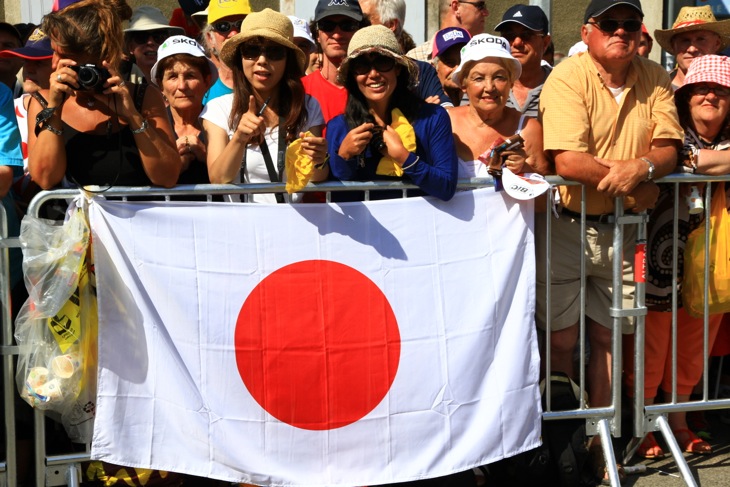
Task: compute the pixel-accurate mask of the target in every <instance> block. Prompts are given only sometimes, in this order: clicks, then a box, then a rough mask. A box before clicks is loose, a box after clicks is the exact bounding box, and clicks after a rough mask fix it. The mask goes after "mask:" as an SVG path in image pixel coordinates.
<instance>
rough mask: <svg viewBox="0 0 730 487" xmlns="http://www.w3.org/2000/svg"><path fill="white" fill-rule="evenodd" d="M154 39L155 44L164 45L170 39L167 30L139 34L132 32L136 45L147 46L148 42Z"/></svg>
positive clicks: (140, 32) (145, 31)
mask: <svg viewBox="0 0 730 487" xmlns="http://www.w3.org/2000/svg"><path fill="white" fill-rule="evenodd" d="M150 37H151V38H152V40H153V41H155V44H162V43H163V42H165V39H167V38H168V37H170V35H169V34H168V32H167V31H166V30H142V31H139V32H132V41H134V43H135V44H147V40H148V39H149V38H150Z"/></svg>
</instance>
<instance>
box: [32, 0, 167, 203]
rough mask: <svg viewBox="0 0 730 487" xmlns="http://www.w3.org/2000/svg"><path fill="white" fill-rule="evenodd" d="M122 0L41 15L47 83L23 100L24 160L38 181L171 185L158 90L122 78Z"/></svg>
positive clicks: (86, 1)
mask: <svg viewBox="0 0 730 487" xmlns="http://www.w3.org/2000/svg"><path fill="white" fill-rule="evenodd" d="M131 14H132V10H131V8H130V7H129V5H128V4H127V3H126V1H125V0H83V1H81V2H77V3H74V4H71V5H70V6H68V7H66V8H64V9H63V10H60V11H58V12H52V13H49V14H47V15H46V16H45V17H44V18H43V24H42V29H43V31H44V32H45V33H46V34H47V35H48V37H49V38H50V39H51V48H52V49H53V51H54V54H53V60H52V65H53V67H54V69H55V71H54V72H53V73H51V78H50V88H49V89H47V90H41V91H40V94H41V95H42V102H43V104H41V102H39V101H38V99H36V98H34V99H33V100H32V101H31V103H30V106H29V108H28V124H29V126H28V167H29V170H30V173H31V176H32V177H33V180H34V181H36V182H37V183H38V184H39V185H40V186H41V187H42V188H44V189H50V188H52V187H54V186H56V185H57V184H59V183H60V182H61V181H62V180H63V179H64V177H66V178H67V179H68V180H69V181H70V182H71V183H73V184H75V185H79V186H85V185H98V186H117V185H118V186H149V185H158V186H165V187H171V186H174V185H175V183H176V182H177V179H178V176H179V174H180V156H178V153H177V150H176V148H175V144H174V142H173V136H172V129H171V128H170V122H169V121H168V119H167V113H166V111H165V104H164V101H163V99H162V94H161V93H160V92H159V91H158V90H156V89H145V88H146V85H145V84H142V85H135V84H133V83H128V82H125V81H124V80H123V79H122V77H121V76H120V75H119V71H118V66H119V64H120V62H121V59H122V53H123V46H122V38H123V36H122V20H126V19H128V18H129V17H130V16H131Z"/></svg>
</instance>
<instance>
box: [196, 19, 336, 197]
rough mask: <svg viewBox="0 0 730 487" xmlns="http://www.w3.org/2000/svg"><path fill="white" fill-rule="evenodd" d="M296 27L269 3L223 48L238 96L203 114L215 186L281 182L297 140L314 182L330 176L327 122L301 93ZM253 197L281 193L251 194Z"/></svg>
mask: <svg viewBox="0 0 730 487" xmlns="http://www.w3.org/2000/svg"><path fill="white" fill-rule="evenodd" d="M293 31H294V28H293V26H292V23H291V21H290V20H289V19H288V18H287V17H286V16H285V15H283V14H280V13H279V12H275V11H274V10H271V9H268V8H267V9H264V10H263V11H261V12H255V13H252V14H249V15H248V16H247V17H246V18H245V19H244V21H243V24H242V25H241V33H240V34H237V35H236V36H234V37H232V38H231V39H229V40H228V41H226V43H225V44H224V45H223V48H222V49H221V52H220V57H221V60H222V61H223V62H224V63H225V64H226V65H227V66H228V67H230V68H231V70H232V71H233V79H234V89H233V93H232V94H228V95H223V96H220V97H218V98H215V99H213V100H211V101H209V102H208V104H207V105H206V106H205V109H204V110H203V113H202V114H201V118H202V119H203V131H204V133H205V135H206V137H207V138H208V173H209V175H210V181H211V182H212V183H231V182H233V183H239V182H244V183H265V182H276V181H281V180H282V179H283V178H284V176H285V171H284V166H285V156H284V154H285V152H286V147H287V146H288V145H289V144H291V143H292V142H293V141H294V140H296V139H297V138H302V146H301V150H302V152H303V153H305V154H306V155H308V156H310V157H311V158H312V160H313V162H314V165H315V168H316V169H315V170H314V175H313V176H312V179H311V180H312V181H321V180H322V179H325V178H326V177H327V168H326V166H325V165H324V160H325V156H326V143H325V140H324V139H323V138H322V137H321V134H322V128H323V126H324V119H323V118H322V111H321V110H320V108H319V104H318V103H317V101H316V100H315V99H314V98H312V97H310V96H309V95H305V93H304V87H303V86H302V82H301V77H302V74H303V73H304V68H305V67H306V62H307V60H306V56H305V54H304V53H303V52H302V51H301V50H300V49H299V48H298V47H297V46H296V45H295V44H294V42H293ZM306 132H309V135H307V134H306ZM231 199H237V198H235V197H231ZM295 199H297V198H295ZM249 201H256V202H275V201H276V198H275V195H267V194H265V195H251V196H250V197H249Z"/></svg>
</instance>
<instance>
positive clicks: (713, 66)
mask: <svg viewBox="0 0 730 487" xmlns="http://www.w3.org/2000/svg"><path fill="white" fill-rule="evenodd" d="M697 83H716V84H718V85H720V86H724V87H726V88H730V58H729V57H727V56H720V55H717V54H707V55H705V56H700V57H698V58H695V59H694V60H693V61H692V64H690V65H689V69H687V75H686V76H685V77H684V84H683V85H682V86H680V87H679V88H678V89H677V93H679V92H681V91H683V90H684V89H685V88H686V87H687V86H690V85H694V84H697Z"/></svg>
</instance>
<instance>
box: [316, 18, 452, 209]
mask: <svg viewBox="0 0 730 487" xmlns="http://www.w3.org/2000/svg"><path fill="white" fill-rule="evenodd" d="M339 76H340V78H341V82H342V84H343V85H344V86H345V88H347V91H348V95H349V96H348V99H347V105H346V107H345V113H344V114H343V115H339V116H337V117H335V118H333V119H332V120H330V122H329V123H328V124H327V140H328V146H329V154H330V164H331V173H332V176H333V177H334V178H336V179H340V180H349V181H371V180H375V179H391V180H404V181H409V182H413V183H414V184H416V185H417V186H419V188H421V190H422V191H423V192H425V193H427V194H429V195H432V196H436V197H438V198H441V199H443V200H448V199H450V198H451V197H452V196H453V195H454V192H455V191H456V179H457V166H456V151H455V149H454V140H453V137H452V136H451V123H450V122H449V117H448V114H447V113H446V110H445V109H443V108H442V107H441V106H439V105H434V104H429V103H425V102H424V101H422V100H421V99H420V98H419V97H418V96H417V95H416V94H415V93H414V92H413V91H412V89H413V88H414V87H415V86H416V84H417V82H418V67H417V66H416V64H415V63H414V62H413V61H412V60H410V59H409V58H407V57H405V56H404V55H403V54H402V53H401V49H400V46H399V44H398V40H397V39H396V37H395V35H394V34H393V32H392V31H391V30H390V29H388V28H387V27H385V26H382V25H373V26H370V27H365V28H363V29H360V30H358V31H357V32H356V33H355V34H354V35H353V36H352V39H351V40H350V44H349V47H348V49H347V58H345V60H344V61H343V62H342V65H341V66H340V72H339ZM387 193H388V192H375V193H373V195H372V196H373V198H374V199H375V198H384V197H385V198H387V197H392V196H393V193H392V192H390V194H387Z"/></svg>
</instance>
